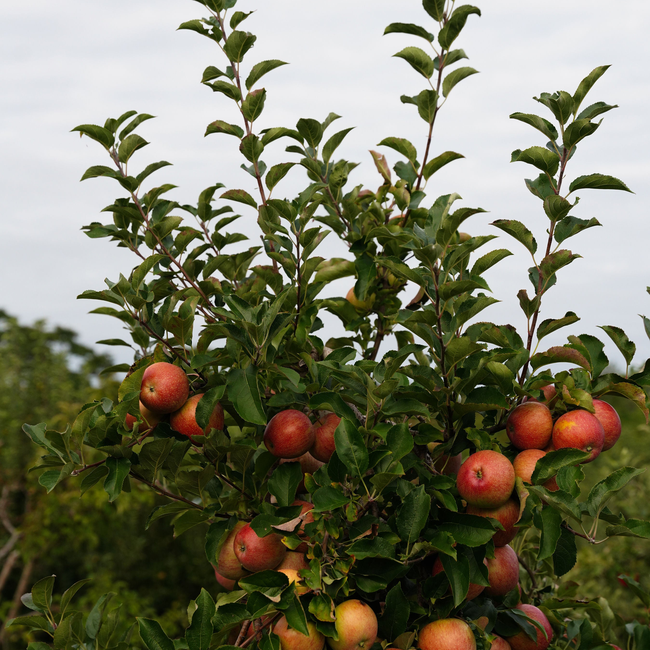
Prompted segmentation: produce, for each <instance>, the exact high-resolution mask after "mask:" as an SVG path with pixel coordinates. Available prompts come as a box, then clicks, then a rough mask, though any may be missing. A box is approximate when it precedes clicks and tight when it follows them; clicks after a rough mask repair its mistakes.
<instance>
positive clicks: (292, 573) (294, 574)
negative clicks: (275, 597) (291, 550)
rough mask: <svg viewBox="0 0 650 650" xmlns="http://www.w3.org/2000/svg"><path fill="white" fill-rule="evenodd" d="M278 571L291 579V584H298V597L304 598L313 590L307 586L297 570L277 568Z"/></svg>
mask: <svg viewBox="0 0 650 650" xmlns="http://www.w3.org/2000/svg"><path fill="white" fill-rule="evenodd" d="M276 571H279V572H280V573H284V575H285V576H287V578H288V579H289V584H291V583H292V582H295V583H296V595H298V596H304V595H305V594H307V593H309V592H310V591H311V589H310V588H309V587H308V586H307V585H306V584H305V581H304V580H303V579H302V578H301V577H300V574H299V573H298V570H297V569H280V568H277V569H276Z"/></svg>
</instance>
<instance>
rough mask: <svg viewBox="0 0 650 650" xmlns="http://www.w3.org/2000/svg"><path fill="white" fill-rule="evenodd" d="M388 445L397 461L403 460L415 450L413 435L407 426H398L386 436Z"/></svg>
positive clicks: (392, 428) (391, 429)
mask: <svg viewBox="0 0 650 650" xmlns="http://www.w3.org/2000/svg"><path fill="white" fill-rule="evenodd" d="M386 444H387V445H388V448H389V449H390V451H391V453H392V455H393V459H394V460H395V461H398V460H401V459H402V458H404V456H406V454H408V453H410V452H411V451H412V450H413V444H414V443H413V435H412V434H411V431H410V429H409V427H408V425H407V424H396V425H394V426H392V427H391V428H390V429H389V430H388V433H387V434H386Z"/></svg>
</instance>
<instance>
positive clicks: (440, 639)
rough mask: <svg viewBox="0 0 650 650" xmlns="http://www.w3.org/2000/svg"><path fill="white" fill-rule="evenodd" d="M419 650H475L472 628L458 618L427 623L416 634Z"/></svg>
mask: <svg viewBox="0 0 650 650" xmlns="http://www.w3.org/2000/svg"><path fill="white" fill-rule="evenodd" d="M418 648H421V650H476V639H475V638H474V633H473V632H472V628H471V627H470V626H469V625H467V623H465V621H461V620H460V619H459V618H441V619H438V620H437V621H433V622H431V623H427V624H426V625H425V626H424V627H423V628H422V629H421V630H420V633H419V634H418Z"/></svg>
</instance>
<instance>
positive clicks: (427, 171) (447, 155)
mask: <svg viewBox="0 0 650 650" xmlns="http://www.w3.org/2000/svg"><path fill="white" fill-rule="evenodd" d="M464 157H465V156H463V155H462V154H460V153H456V152H455V151H445V152H444V153H441V154H440V155H439V156H436V157H435V158H432V159H431V160H429V162H427V164H426V165H425V166H424V172H423V176H424V180H427V181H428V180H429V178H431V176H433V175H434V174H435V173H436V172H437V171H438V170H439V169H441V168H442V167H444V166H445V165H448V164H449V163H450V162H452V161H454V160H458V159H459V158H464Z"/></svg>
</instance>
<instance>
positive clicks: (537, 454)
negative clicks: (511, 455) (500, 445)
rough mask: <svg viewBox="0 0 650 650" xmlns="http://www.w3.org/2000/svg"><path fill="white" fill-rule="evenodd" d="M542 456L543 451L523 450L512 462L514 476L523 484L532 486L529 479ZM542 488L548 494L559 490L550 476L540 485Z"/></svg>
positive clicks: (544, 454)
mask: <svg viewBox="0 0 650 650" xmlns="http://www.w3.org/2000/svg"><path fill="white" fill-rule="evenodd" d="M544 456H546V452H545V451H544V450H543V449H525V450H524V451H522V452H520V453H519V454H517V455H516V456H515V459H514V460H513V461H512V465H513V467H514V468H515V474H516V475H517V476H518V477H519V478H520V479H521V480H522V481H523V482H524V483H529V484H532V481H531V477H532V476H533V472H534V471H535V466H536V465H537V461H538V460H539V459H540V458H543V457H544ZM542 486H543V487H545V488H546V489H547V490H548V491H549V492H556V491H557V490H559V489H560V488H559V487H558V484H557V480H556V479H555V476H551V478H550V479H548V481H544V483H542Z"/></svg>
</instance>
